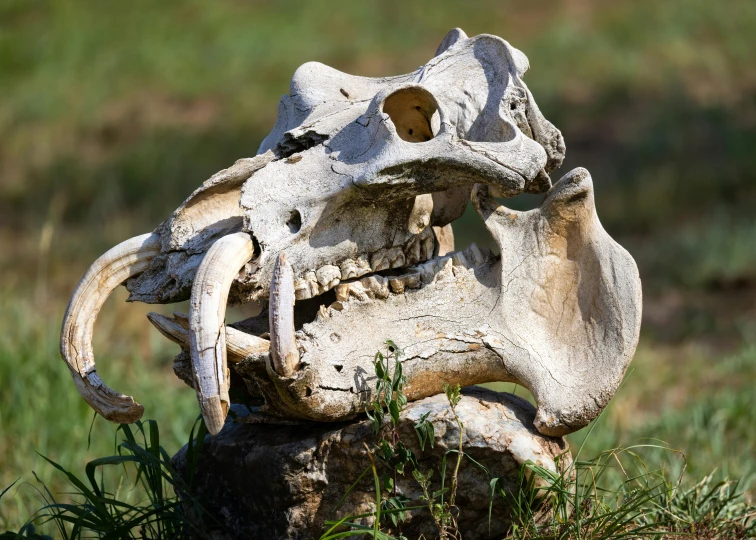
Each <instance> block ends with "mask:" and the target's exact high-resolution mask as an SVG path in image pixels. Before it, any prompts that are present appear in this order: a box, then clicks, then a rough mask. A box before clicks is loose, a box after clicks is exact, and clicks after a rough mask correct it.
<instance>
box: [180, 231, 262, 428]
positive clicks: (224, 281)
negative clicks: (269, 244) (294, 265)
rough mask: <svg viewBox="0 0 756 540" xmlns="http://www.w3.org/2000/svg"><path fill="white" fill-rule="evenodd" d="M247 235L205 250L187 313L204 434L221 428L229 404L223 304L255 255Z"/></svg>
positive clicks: (224, 304)
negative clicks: (205, 429) (244, 266)
mask: <svg viewBox="0 0 756 540" xmlns="http://www.w3.org/2000/svg"><path fill="white" fill-rule="evenodd" d="M254 252H255V247H254V244H253V243H252V239H251V238H250V237H249V235H248V234H246V233H243V232H239V233H234V234H230V235H228V236H224V237H223V238H221V239H220V240H218V241H216V242H215V244H213V246H212V247H211V248H210V249H209V250H208V252H207V255H205V258H204V259H203V260H202V263H201V264H200V266H199V269H198V270H197V277H196V278H195V282H194V287H193V288H192V300H191V308H190V312H189V335H190V353H191V358H192V368H193V371H194V377H195V389H196V390H197V399H198V400H199V404H200V409H201V410H202V416H203V418H204V419H205V424H206V425H207V430H208V431H209V432H210V433H212V434H213V435H214V434H216V433H218V432H219V431H220V430H221V428H222V427H223V422H224V421H225V419H226V414H227V413H228V408H229V407H230V405H231V400H230V399H229V397H228V388H229V384H230V383H229V376H228V373H227V371H228V367H227V353H226V343H225V342H226V332H225V329H224V326H225V318H226V301H227V298H228V291H229V289H230V288H231V282H232V281H233V279H234V278H235V277H236V276H237V275H238V273H239V269H240V268H241V267H242V266H243V265H244V264H246V263H247V262H248V261H249V260H250V259H251V258H252V256H253V255H254Z"/></svg>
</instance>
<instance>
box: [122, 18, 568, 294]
mask: <svg viewBox="0 0 756 540" xmlns="http://www.w3.org/2000/svg"><path fill="white" fill-rule="evenodd" d="M439 51H440V52H439V53H438V55H437V56H435V57H434V58H432V59H431V60H430V61H429V62H428V63H427V64H426V65H425V66H422V67H421V68H419V69H418V70H416V71H415V72H413V73H410V74H407V75H401V76H398V77H388V78H375V79H371V78H367V77H355V76H352V75H348V74H345V73H341V72H339V71H336V70H334V69H332V68H330V67H327V66H324V65H322V64H318V63H315V62H311V63H307V64H304V65H303V66H301V67H300V68H299V69H298V70H297V72H296V73H295V74H294V77H293V79H292V82H291V95H290V96H284V98H282V100H281V104H280V107H279V115H278V119H277V122H276V125H275V127H274V129H273V131H272V132H271V134H270V135H269V136H268V137H267V138H266V139H265V141H263V143H262V145H261V146H260V149H259V152H260V155H258V156H257V157H255V158H252V159H248V160H243V161H240V162H239V163H237V165H235V166H234V167H232V168H231V169H228V170H226V171H222V172H221V173H219V174H217V175H215V176H214V177H213V178H211V179H210V180H209V181H208V182H206V184H205V185H203V187H202V188H200V189H199V190H197V191H196V192H195V193H194V194H192V196H191V197H190V198H189V199H188V200H187V201H186V202H185V203H184V204H183V205H182V206H181V207H180V208H179V210H177V211H176V212H175V213H174V215H173V216H171V218H170V219H169V220H168V221H166V222H165V223H164V224H163V225H161V227H160V228H159V229H158V230H159V232H160V234H161V239H162V242H163V253H162V254H161V256H160V257H159V258H158V259H157V260H156V261H155V262H154V263H153V265H152V267H151V268H150V269H149V271H147V272H145V273H144V274H143V275H142V276H140V277H139V278H137V279H133V280H130V281H129V282H128V283H127V287H128V289H129V291H130V292H131V293H132V299H134V300H140V301H146V302H159V303H165V302H169V301H178V300H183V299H185V298H186V296H187V294H188V292H189V290H190V287H191V283H192V280H193V278H194V274H195V272H196V268H197V266H198V264H199V261H200V260H201V259H202V255H203V253H204V252H205V251H206V250H207V249H208V247H209V245H210V244H211V242H212V240H214V239H216V238H217V237H219V236H220V235H222V234H227V233H228V232H229V231H234V230H238V228H239V227H241V228H242V229H243V230H245V231H246V232H248V233H249V234H250V235H252V236H253V237H254V238H255V239H256V241H257V242H258V244H259V246H260V247H261V250H262V252H261V254H260V257H259V259H258V260H257V261H256V263H255V264H254V265H250V266H249V267H248V268H247V270H246V271H245V273H243V274H240V276H239V278H238V279H236V280H235V282H234V284H233V285H232V289H231V296H232V300H234V301H239V302H244V301H248V300H264V299H265V298H267V297H268V295H269V286H270V282H271V278H272V273H273V266H274V264H275V260H276V257H277V256H278V254H279V253H282V252H286V253H287V255H288V257H289V261H290V263H291V265H292V269H293V271H294V278H295V281H296V282H297V284H298V287H297V289H298V293H297V299H298V300H301V299H306V298H311V297H313V296H316V295H318V294H322V293H323V292H324V290H327V287H328V286H335V284H336V280H337V279H338V280H339V281H341V280H345V279H350V277H358V276H349V275H347V276H345V275H344V273H343V272H342V274H341V276H339V277H336V275H335V274H333V275H332V276H331V279H330V281H328V282H327V283H326V284H325V285H323V284H322V283H320V281H319V280H318V279H317V276H315V274H314V273H315V272H316V271H317V270H318V269H321V268H323V267H326V266H331V267H337V268H340V269H341V268H342V267H343V266H344V265H346V266H349V262H354V261H360V260H366V261H371V260H372V259H373V258H375V259H376V261H381V260H383V258H382V254H383V253H384V252H385V251H387V250H388V251H390V250H393V249H402V250H404V252H403V256H404V257H405V263H406V260H407V257H408V253H407V249H408V246H411V244H412V240H413V235H417V234H419V233H420V232H421V231H422V230H423V224H425V225H424V226H425V227H431V226H433V227H444V226H445V225H448V224H449V223H451V222H452V221H454V220H455V219H457V218H458V217H460V216H461V215H462V213H463V212H464V210H465V207H466V204H467V201H468V200H469V195H470V191H471V189H472V186H473V184H474V183H485V184H490V185H492V186H495V187H496V191H497V193H498V194H499V195H505V196H511V195H515V194H517V193H520V192H522V191H541V192H543V191H546V190H547V189H548V188H549V187H550V180H549V177H548V175H547V174H546V171H549V170H552V169H553V168H555V167H556V166H558V165H559V164H560V163H561V161H562V158H563V157H564V141H563V139H562V137H561V134H560V133H559V131H558V130H557V129H556V128H554V126H552V125H551V124H550V123H549V122H547V121H546V120H545V119H544V118H543V116H542V115H541V114H540V112H539V110H538V107H537V106H536V105H535V103H534V101H533V98H532V96H531V95H530V93H529V91H528V89H527V86H526V85H525V83H524V82H523V80H522V77H523V75H524V73H525V71H526V70H527V69H528V61H527V58H526V57H525V55H524V54H522V53H521V52H520V51H518V50H517V49H515V48H514V47H512V46H511V45H509V44H508V43H507V42H506V41H504V40H502V39H501V38H498V37H495V36H490V35H480V36H476V37H473V38H467V36H465V34H464V32H462V31H460V30H455V31H452V32H450V33H449V35H448V36H447V37H446V38H445V39H444V43H443V45H442V47H440V49H439ZM410 131H411V132H412V133H410ZM428 138H429V140H426V139H428ZM303 186H307V187H306V189H303ZM237 195H238V197H237ZM235 197H237V198H235ZM240 219H241V221H242V222H243V223H240ZM426 253H427V252H426V251H423V252H422V253H421V257H422V258H423V259H427V258H428V257H427V255H426ZM395 260H396V259H395ZM415 262H417V261H412V262H411V263H407V264H414V263H415ZM383 264H384V265H385V264H388V261H385V260H383ZM389 267H391V266H389ZM381 268H382V267H381V266H379V267H378V268H377V269H376V268H375V267H371V268H368V269H367V272H369V271H376V270H380V269H381ZM363 273H365V272H363ZM300 285H301V287H300Z"/></svg>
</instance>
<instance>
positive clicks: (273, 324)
mask: <svg viewBox="0 0 756 540" xmlns="http://www.w3.org/2000/svg"><path fill="white" fill-rule="evenodd" d="M294 302H295V298H294V273H293V272H292V270H291V265H290V264H289V261H288V260H287V259H286V253H281V254H280V255H279V256H278V260H277V261H276V267H275V270H274V272H273V282H272V283H271V284H270V307H269V316H270V360H271V363H272V365H273V369H274V370H275V371H276V373H278V374H279V375H280V376H281V377H289V376H291V374H292V373H294V370H295V369H296V367H297V364H298V363H299V350H297V340H296V337H294Z"/></svg>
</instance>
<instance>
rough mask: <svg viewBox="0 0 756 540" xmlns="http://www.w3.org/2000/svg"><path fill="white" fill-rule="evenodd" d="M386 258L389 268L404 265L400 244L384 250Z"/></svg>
mask: <svg viewBox="0 0 756 540" xmlns="http://www.w3.org/2000/svg"><path fill="white" fill-rule="evenodd" d="M386 258H387V259H388V261H389V267H390V268H401V267H403V266H404V253H403V251H402V247H401V246H396V247H392V248H391V249H388V250H386Z"/></svg>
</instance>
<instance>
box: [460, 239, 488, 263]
mask: <svg viewBox="0 0 756 540" xmlns="http://www.w3.org/2000/svg"><path fill="white" fill-rule="evenodd" d="M484 249H485V248H484ZM485 252H486V253H485V254H484V253H483V250H482V249H481V248H479V247H478V245H477V244H476V243H475V242H473V243H472V244H470V246H469V247H468V248H467V249H466V250H465V256H466V257H468V258H469V259H471V260H472V261H473V262H474V264H475V265H476V266H477V265H479V264H483V263H484V262H486V260H487V259H488V257H487V255H488V254H490V250H488V249H485Z"/></svg>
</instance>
